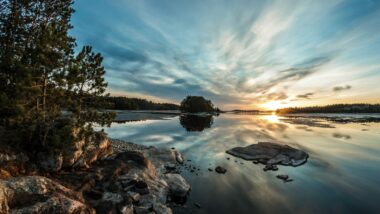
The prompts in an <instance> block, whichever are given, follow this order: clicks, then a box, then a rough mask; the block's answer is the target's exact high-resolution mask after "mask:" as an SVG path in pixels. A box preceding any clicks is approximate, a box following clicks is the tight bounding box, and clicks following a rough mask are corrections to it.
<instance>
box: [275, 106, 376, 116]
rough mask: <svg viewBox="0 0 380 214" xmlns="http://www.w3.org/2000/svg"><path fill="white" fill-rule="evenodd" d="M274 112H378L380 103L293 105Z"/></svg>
mask: <svg viewBox="0 0 380 214" xmlns="http://www.w3.org/2000/svg"><path fill="white" fill-rule="evenodd" d="M276 113H277V114H297V113H380V104H335V105H327V106H313V107H293V108H283V109H278V110H277V111H276Z"/></svg>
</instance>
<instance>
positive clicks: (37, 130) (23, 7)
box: [0, 0, 112, 146]
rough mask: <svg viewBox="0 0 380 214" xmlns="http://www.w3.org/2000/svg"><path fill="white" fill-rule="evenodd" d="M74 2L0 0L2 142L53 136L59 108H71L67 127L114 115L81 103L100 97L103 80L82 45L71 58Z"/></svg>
mask: <svg viewBox="0 0 380 214" xmlns="http://www.w3.org/2000/svg"><path fill="white" fill-rule="evenodd" d="M72 4H73V1H72V0H1V1H0V6H1V7H0V134H1V135H3V136H2V137H1V139H2V140H4V139H8V141H9V142H11V143H12V142H18V141H22V142H25V143H34V144H31V145H35V144H39V145H42V146H45V145H46V144H47V143H49V142H50V141H52V139H57V137H56V136H54V135H55V134H56V133H58V132H57V130H55V129H57V127H60V128H62V124H59V123H61V122H62V121H63V116H62V110H63V109H67V110H70V111H72V112H73V114H72V115H73V116H72V118H71V120H69V121H68V122H67V125H70V126H79V128H81V127H82V128H83V126H84V124H85V123H86V122H92V121H101V122H109V121H110V119H111V116H112V115H109V114H99V113H97V111H95V109H94V108H91V109H89V108H87V105H86V103H85V101H86V100H87V99H88V98H90V97H96V96H99V95H102V94H103V93H104V91H105V88H106V86H107V84H106V83H105V81H104V78H103V76H104V73H105V71H104V68H103V67H102V66H101V63H102V57H101V55H100V54H95V53H93V52H92V50H91V47H88V46H86V47H84V48H83V50H82V52H80V53H79V54H78V55H77V56H74V47H75V39H74V38H72V37H71V36H69V34H68V31H69V30H70V29H71V28H72V26H71V24H70V18H71V15H72V13H73V12H74V10H73V8H72ZM78 87H79V88H78ZM89 130H92V129H89ZM12 134H13V135H12ZM4 136H7V137H4ZM58 138H59V137H58Z"/></svg>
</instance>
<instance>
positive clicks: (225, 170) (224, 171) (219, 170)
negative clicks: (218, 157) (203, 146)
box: [215, 166, 227, 174]
mask: <svg viewBox="0 0 380 214" xmlns="http://www.w3.org/2000/svg"><path fill="white" fill-rule="evenodd" d="M215 172H217V173H219V174H224V173H226V172H227V169H225V168H223V167H221V166H217V167H216V168H215Z"/></svg>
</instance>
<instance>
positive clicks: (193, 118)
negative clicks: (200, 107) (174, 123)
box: [179, 115, 214, 132]
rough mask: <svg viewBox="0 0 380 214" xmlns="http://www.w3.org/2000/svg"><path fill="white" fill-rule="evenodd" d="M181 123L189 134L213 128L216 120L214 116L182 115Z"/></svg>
mask: <svg viewBox="0 0 380 214" xmlns="http://www.w3.org/2000/svg"><path fill="white" fill-rule="evenodd" d="M179 122H180V123H181V125H182V127H183V128H185V129H186V131H188V132H201V131H203V130H204V129H206V128H210V127H211V125H212V124H213V122H214V118H213V116H212V115H207V116H197V115H181V116H180V117H179Z"/></svg>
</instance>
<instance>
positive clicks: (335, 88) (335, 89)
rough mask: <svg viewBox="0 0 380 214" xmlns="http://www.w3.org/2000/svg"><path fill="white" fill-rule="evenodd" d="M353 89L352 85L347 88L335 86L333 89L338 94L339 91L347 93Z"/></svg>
mask: <svg viewBox="0 0 380 214" xmlns="http://www.w3.org/2000/svg"><path fill="white" fill-rule="evenodd" d="M351 88H352V87H351V86H350V85H346V86H335V87H334V88H333V91H336V92H339V91H346V90H350V89H351Z"/></svg>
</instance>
